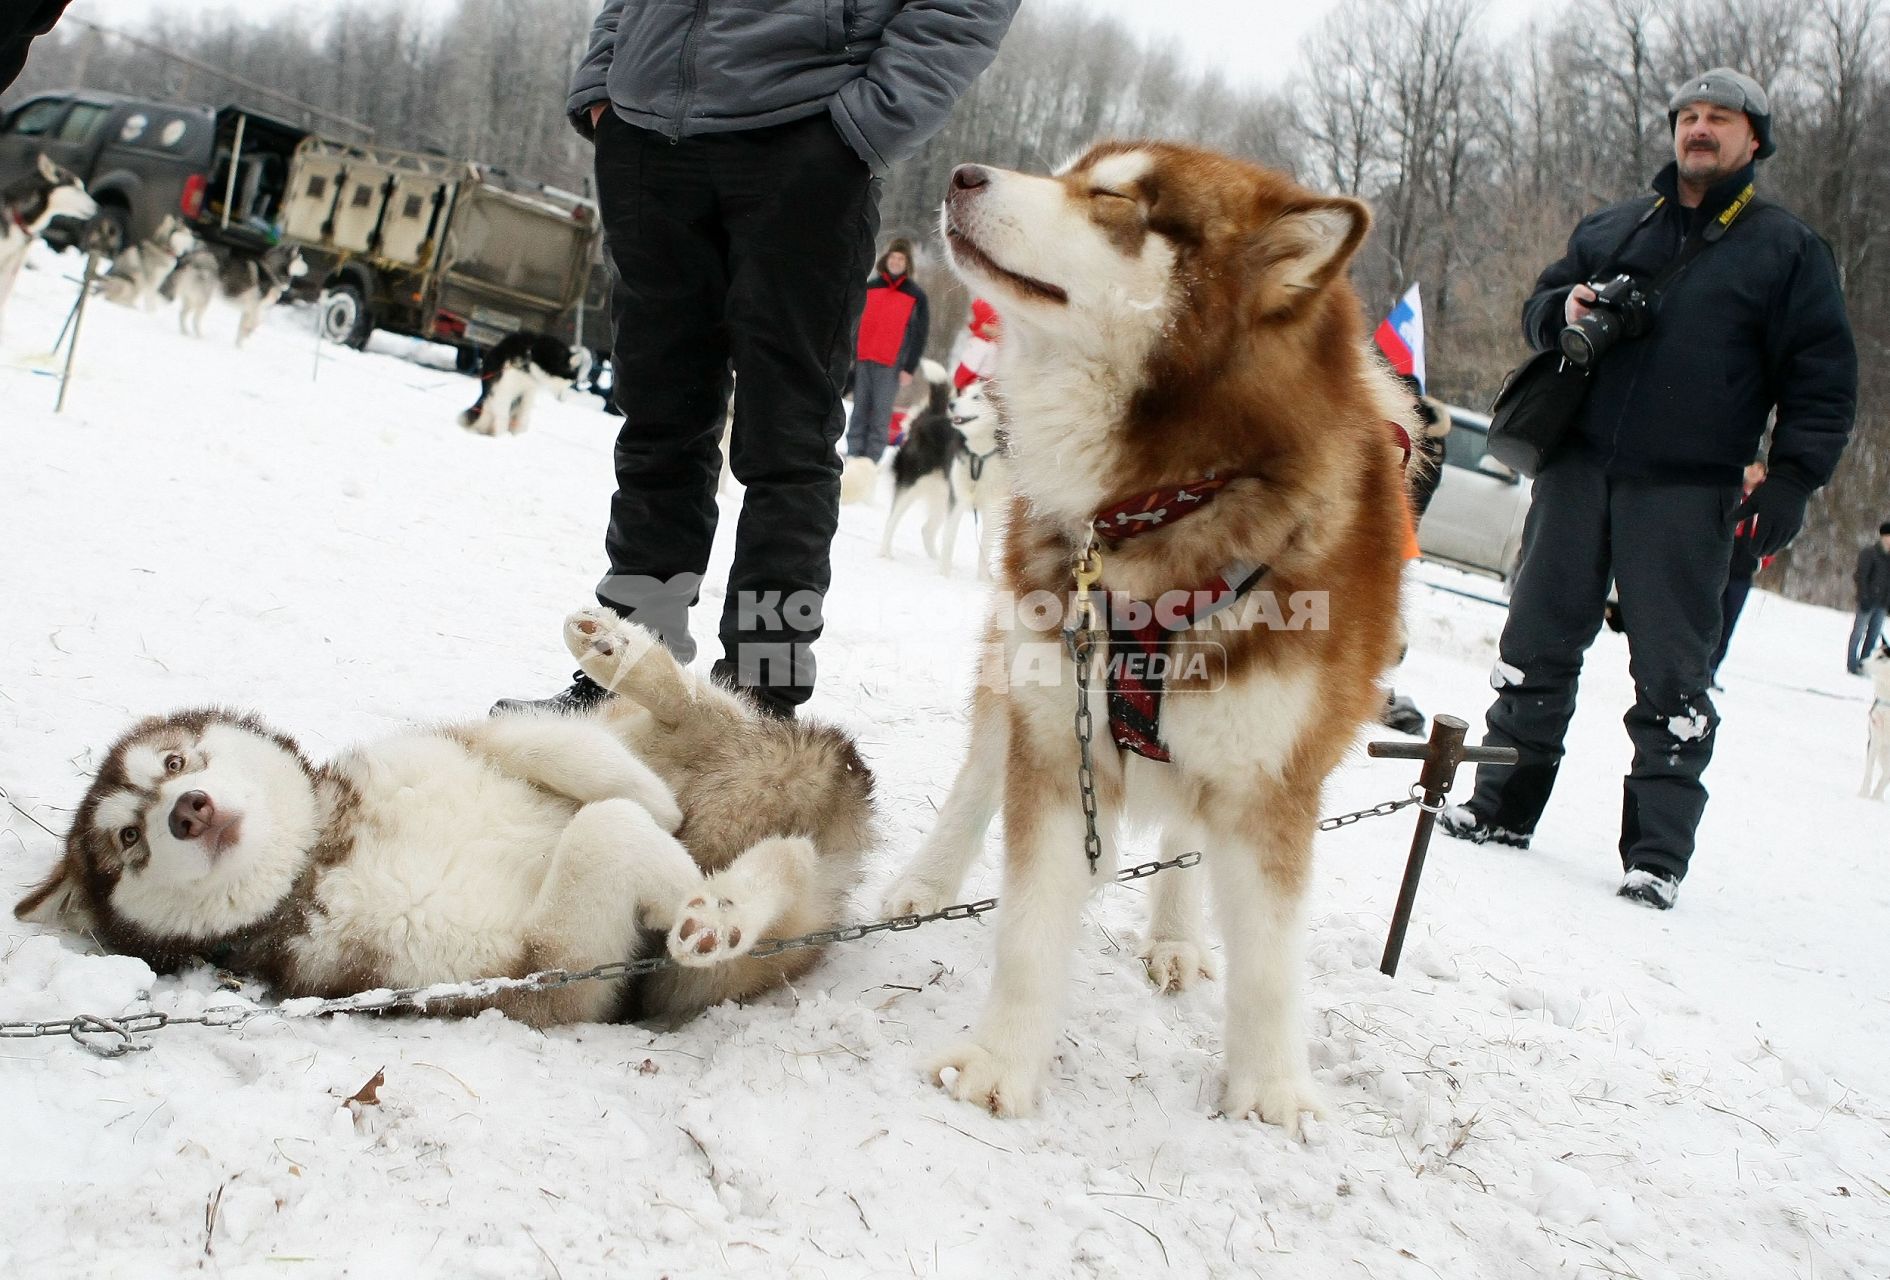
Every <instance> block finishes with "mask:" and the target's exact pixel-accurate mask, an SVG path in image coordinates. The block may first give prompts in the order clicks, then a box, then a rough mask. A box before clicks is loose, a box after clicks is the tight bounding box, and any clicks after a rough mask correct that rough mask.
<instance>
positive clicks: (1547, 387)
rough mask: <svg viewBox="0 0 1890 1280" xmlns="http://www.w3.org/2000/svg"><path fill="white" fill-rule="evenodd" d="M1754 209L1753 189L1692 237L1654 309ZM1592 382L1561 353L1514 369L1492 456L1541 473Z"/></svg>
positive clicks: (1663, 279)
mask: <svg viewBox="0 0 1890 1280" xmlns="http://www.w3.org/2000/svg"><path fill="white" fill-rule="evenodd" d="M1666 203H1667V198H1666V197H1665V196H1661V197H1659V198H1657V199H1656V200H1655V201H1654V203H1653V204H1652V205H1651V206H1649V208H1648V210H1647V212H1646V213H1644V214H1642V215H1641V216H1640V219H1639V220H1638V221H1636V222H1635V224H1634V225H1633V226H1632V227H1630V228H1628V233H1627V234H1626V235H1625V236H1622V237H1621V243H1620V244H1618V245H1616V246H1615V248H1614V252H1613V253H1612V254H1610V255H1609V261H1610V262H1612V261H1614V259H1616V258H1619V257H1620V256H1621V252H1622V250H1624V249H1626V248H1627V244H1628V241H1629V240H1631V239H1633V238H1634V234H1635V233H1636V232H1638V231H1639V230H1640V229H1641V228H1642V227H1644V226H1646V225H1647V224H1648V223H1649V222H1651V221H1652V220H1653V218H1654V215H1655V214H1657V213H1659V212H1660V210H1661V208H1662V207H1663V206H1665V204H1666ZM1754 203H1756V202H1755V201H1754V200H1753V198H1752V188H1751V186H1747V187H1746V189H1745V190H1744V191H1742V192H1740V194H1739V196H1738V198H1736V199H1735V200H1734V201H1733V202H1732V203H1731V204H1729V205H1728V206H1726V210H1725V212H1723V213H1721V214H1720V215H1719V216H1718V217H1717V218H1715V219H1713V220H1712V221H1711V222H1708V223H1707V224H1706V225H1705V226H1704V227H1702V228H1700V229H1698V230H1696V231H1695V232H1694V233H1693V234H1692V235H1690V236H1688V237H1687V242H1686V243H1685V244H1684V245H1682V246H1681V248H1680V252H1679V253H1678V254H1677V255H1675V257H1674V259H1673V261H1672V262H1670V263H1668V264H1667V267H1666V270H1664V271H1662V272H1661V273H1660V276H1659V278H1658V279H1656V280H1655V281H1654V283H1653V284H1652V285H1651V286H1649V288H1648V290H1647V300H1648V305H1649V307H1650V308H1651V307H1657V306H1658V305H1659V303H1660V295H1661V293H1662V291H1663V290H1665V289H1666V288H1667V286H1668V285H1669V284H1671V283H1673V280H1674V277H1676V276H1678V275H1679V274H1680V272H1681V271H1682V270H1683V269H1684V268H1685V267H1686V265H1687V264H1688V263H1689V262H1691V261H1693V259H1694V258H1695V257H1696V256H1698V255H1699V253H1700V252H1701V251H1702V250H1704V249H1705V248H1706V247H1707V246H1708V245H1711V244H1716V243H1718V241H1719V239H1720V237H1721V236H1724V235H1725V234H1726V231H1727V229H1728V228H1729V227H1731V226H1732V223H1733V219H1735V218H1737V217H1738V216H1739V215H1740V214H1741V213H1743V212H1745V210H1746V209H1748V208H1750V207H1751V206H1752V205H1753V204H1754ZM1600 274H1605V272H1604V273H1598V276H1599V275H1600ZM1592 377H1593V370H1592V369H1591V368H1583V367H1582V366H1581V365H1578V364H1575V363H1574V362H1572V361H1570V360H1569V359H1568V358H1567V357H1565V356H1564V355H1563V354H1562V352H1561V350H1560V349H1559V348H1556V347H1551V348H1549V349H1548V350H1547V351H1538V352H1536V353H1535V354H1534V355H1532V356H1530V357H1529V358H1528V359H1527V360H1525V361H1523V362H1522V363H1521V364H1519V365H1517V366H1516V367H1515V368H1514V369H1511V370H1510V371H1509V373H1508V374H1507V375H1505V376H1504V378H1503V385H1502V387H1501V388H1500V389H1499V390H1498V391H1497V393H1496V399H1495V400H1494V401H1492V402H1491V404H1490V437H1489V441H1490V443H1489V450H1490V455H1491V456H1492V457H1494V458H1495V459H1496V460H1497V461H1498V462H1501V463H1502V464H1503V465H1504V466H1506V467H1509V468H1511V469H1512V470H1515V471H1519V472H1521V473H1522V474H1523V475H1526V476H1534V475H1535V474H1536V473H1537V472H1539V471H1541V470H1542V464H1543V463H1544V462H1546V461H1547V460H1548V458H1549V455H1550V454H1551V453H1553V452H1554V451H1555V448H1556V446H1557V445H1559V444H1561V443H1562V440H1563V438H1564V437H1566V436H1567V435H1568V431H1569V428H1570V427H1572V426H1574V425H1575V417H1576V415H1577V414H1579V413H1580V412H1581V408H1582V402H1583V401H1584V400H1586V399H1587V398H1588V386H1589V382H1590V380H1591V379H1592Z"/></svg>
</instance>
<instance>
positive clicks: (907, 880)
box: [880, 872, 951, 919]
mask: <svg viewBox="0 0 1890 1280" xmlns="http://www.w3.org/2000/svg"><path fill="white" fill-rule="evenodd" d="M950 897H951V890H950V889H947V888H946V887H945V886H944V885H941V884H934V883H933V882H932V881H930V880H927V879H925V878H924V877H922V876H918V875H914V874H912V873H911V872H907V873H906V874H905V875H903V876H900V877H899V879H897V880H896V881H894V882H893V887H892V888H890V889H888V890H887V891H886V897H885V900H884V902H883V903H882V904H881V906H880V911H881V913H882V914H883V915H884V916H885V917H886V918H887V919H891V918H892V917H893V916H929V915H931V914H932V913H933V912H934V911H937V910H938V909H939V908H940V907H942V906H944V905H945V902H946V899H948V898H950Z"/></svg>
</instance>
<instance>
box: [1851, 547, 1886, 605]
mask: <svg viewBox="0 0 1890 1280" xmlns="http://www.w3.org/2000/svg"><path fill="white" fill-rule="evenodd" d="M1851 581H1852V582H1855V583H1856V584H1857V607H1858V608H1859V609H1890V551H1885V550H1884V549H1883V547H1882V546H1881V545H1880V544H1878V543H1875V542H1873V543H1871V544H1870V545H1869V546H1867V547H1865V548H1864V549H1863V550H1862V551H1859V552H1858V553H1857V569H1856V572H1854V573H1852V574H1851Z"/></svg>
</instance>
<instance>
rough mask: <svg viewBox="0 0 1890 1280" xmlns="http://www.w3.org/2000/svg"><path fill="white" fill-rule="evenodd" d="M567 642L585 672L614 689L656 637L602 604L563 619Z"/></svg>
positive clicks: (653, 646) (607, 687)
mask: <svg viewBox="0 0 1890 1280" xmlns="http://www.w3.org/2000/svg"><path fill="white" fill-rule="evenodd" d="M564 645H565V648H567V649H569V650H570V651H571V656H572V657H574V658H576V659H577V661H578V666H580V667H582V668H583V669H584V674H585V675H587V676H589V677H590V678H591V679H593V680H595V681H597V683H599V684H601V685H603V686H604V687H605V688H606V689H612V688H615V686H616V682H617V681H618V680H619V679H620V678H621V677H622V676H623V675H624V674H625V673H626V672H628V671H629V670H630V669H631V668H632V667H634V666H636V665H637V663H638V662H640V661H642V660H643V655H644V654H646V653H648V652H649V651H650V650H651V649H653V648H655V647H656V645H657V639H656V637H655V636H653V635H651V634H650V633H649V632H648V631H645V630H644V629H643V628H642V627H639V626H637V625H636V624H635V623H633V622H625V621H624V620H623V619H622V618H620V617H618V616H617V615H616V614H615V613H613V612H611V611H610V610H609V609H606V608H604V607H602V606H601V605H600V606H597V607H594V608H590V609H579V610H578V611H577V612H576V613H574V614H572V615H571V616H570V617H568V618H566V619H565V620H564Z"/></svg>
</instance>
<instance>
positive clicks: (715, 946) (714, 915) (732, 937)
mask: <svg viewBox="0 0 1890 1280" xmlns="http://www.w3.org/2000/svg"><path fill="white" fill-rule="evenodd" d="M752 915H753V913H752V912H751V911H750V910H748V909H745V908H744V907H743V906H742V905H741V904H740V903H738V902H733V901H731V900H729V899H727V898H717V897H713V896H711V895H708V894H698V895H697V896H695V897H693V898H691V899H689V901H687V902H685V903H683V905H682V910H681V911H679V912H677V915H676V926H675V928H673V929H671V930H670V931H669V954H670V955H671V956H672V957H674V959H675V961H676V963H678V964H685V965H692V966H696V967H702V966H706V965H712V964H721V963H722V962H723V961H726V960H733V959H735V958H736V957H738V956H745V955H747V954H748V953H749V952H750V951H752V950H754V947H755V944H756V943H757V942H759V941H761V926H762V925H763V924H764V923H765V921H761V920H756V919H753V918H752Z"/></svg>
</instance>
